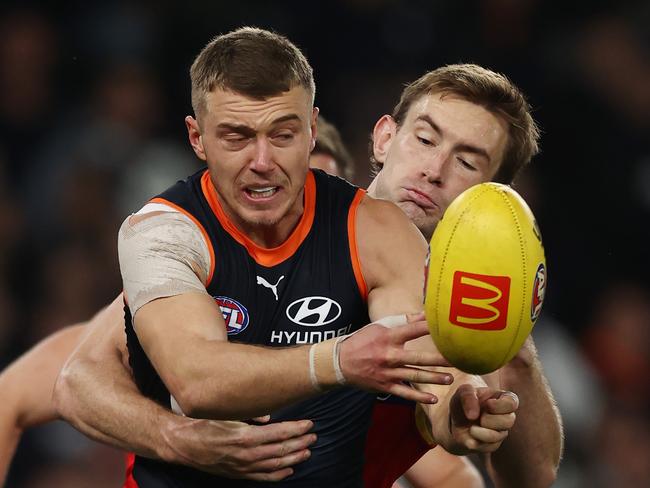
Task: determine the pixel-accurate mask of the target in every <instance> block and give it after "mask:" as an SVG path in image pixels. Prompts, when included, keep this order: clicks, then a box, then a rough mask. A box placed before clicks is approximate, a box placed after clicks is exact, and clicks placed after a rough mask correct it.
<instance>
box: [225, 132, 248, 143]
mask: <svg viewBox="0 0 650 488" xmlns="http://www.w3.org/2000/svg"><path fill="white" fill-rule="evenodd" d="M224 139H225V141H226V142H241V141H243V140H245V139H246V138H245V137H244V136H243V135H241V134H229V135H227V136H224Z"/></svg>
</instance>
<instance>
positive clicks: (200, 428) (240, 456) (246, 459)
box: [48, 296, 315, 481]
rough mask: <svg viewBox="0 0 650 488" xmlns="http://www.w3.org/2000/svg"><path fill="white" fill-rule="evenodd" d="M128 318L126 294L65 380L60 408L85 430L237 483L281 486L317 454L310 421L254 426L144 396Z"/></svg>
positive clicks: (100, 319)
mask: <svg viewBox="0 0 650 488" xmlns="http://www.w3.org/2000/svg"><path fill="white" fill-rule="evenodd" d="M123 315H124V314H123V309H122V297H121V296H119V297H118V298H117V299H116V300H115V301H114V302H113V303H112V304H111V305H110V306H109V307H108V308H107V309H106V310H105V311H104V312H102V313H101V314H99V315H98V316H97V317H96V318H95V319H93V321H92V322H91V323H90V324H89V325H88V328H89V331H88V335H87V336H86V337H85V339H84V340H83V342H82V343H81V344H80V345H79V346H78V347H77V349H76V350H75V352H74V353H73V354H72V356H71V357H70V359H69V360H68V362H67V363H66V365H65V367H64V368H63V370H62V372H61V374H60V376H59V378H58V380H57V383H56V388H55V395H54V402H55V404H56V407H57V408H58V409H59V411H60V412H61V414H62V415H63V416H64V417H65V418H66V419H67V420H68V421H69V422H70V423H72V424H73V425H74V426H75V427H76V428H77V429H79V430H80V431H82V432H83V433H84V434H86V435H88V436H89V437H92V438H93V439H95V440H98V441H101V442H104V443H107V444H110V445H112V446H114V447H118V448H121V449H124V450H129V451H133V452H135V453H136V454H139V455H141V456H146V457H153V458H158V459H162V460H165V461H168V462H174V463H181V464H186V465H188V466H191V467H194V468H197V469H201V470H203V471H207V472H210V473H213V474H219V475H222V476H226V477H230V478H247V479H253V480H259V481H277V480H280V479H283V478H285V477H287V476H289V475H290V474H291V473H292V472H293V470H292V468H290V467H289V466H291V465H293V464H295V463H297V462H300V461H303V460H304V459H306V458H307V457H308V456H309V451H308V450H307V446H309V445H310V444H311V443H313V442H314V440H315V436H314V435H313V434H308V433H307V432H308V431H309V430H310V429H311V427H312V423H311V422H310V421H299V422H281V423H277V424H273V425H265V426H251V425H248V424H245V423H242V422H229V421H210V420H201V419H192V418H187V417H182V416H179V415H175V414H173V413H171V412H170V411H168V410H167V409H165V408H163V407H162V406H160V405H158V404H157V403H156V402H154V401H153V400H150V399H148V398H146V397H144V396H142V394H141V393H140V392H139V391H138V389H137V387H136V385H135V384H134V383H133V380H132V379H131V376H130V372H129V370H128V367H127V366H126V354H127V353H126V344H125V335H124V320H123ZM53 380H54V378H52V381H53ZM50 390H51V388H50V389H48V393H49V391H50Z"/></svg>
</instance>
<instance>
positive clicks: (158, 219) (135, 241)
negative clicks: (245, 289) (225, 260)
mask: <svg viewBox="0 0 650 488" xmlns="http://www.w3.org/2000/svg"><path fill="white" fill-rule="evenodd" d="M118 253H119V260H120V271H121V273H122V282H123V285H124V293H125V295H126V297H127V302H128V305H129V308H130V310H131V315H132V316H133V317H135V314H136V312H137V311H138V310H139V309H140V308H141V307H142V306H143V305H146V304H147V303H149V302H151V301H153V300H156V299H157V298H165V297H171V296H176V295H180V294H182V293H187V292H190V291H193V292H201V293H207V291H206V289H205V287H206V284H207V283H206V282H207V277H208V274H209V270H210V265H211V262H210V252H209V250H208V244H207V242H206V241H205V238H204V237H203V233H202V232H201V230H200V229H199V227H198V226H197V225H196V224H195V223H194V222H193V221H192V219H190V218H189V217H187V216H186V215H184V214H183V213H181V212H179V211H177V210H175V209H173V208H171V207H168V206H166V205H163V204H157V203H153V204H152V203H150V204H147V205H145V206H144V207H143V208H142V209H141V210H140V211H139V212H137V213H136V214H134V215H131V216H129V217H127V218H126V220H125V221H124V222H123V223H122V226H121V227H120V231H119V235H118Z"/></svg>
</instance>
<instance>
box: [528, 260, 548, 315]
mask: <svg viewBox="0 0 650 488" xmlns="http://www.w3.org/2000/svg"><path fill="white" fill-rule="evenodd" d="M545 295H546V268H545V267H544V263H540V264H539V266H538V267H537V272H536V273H535V282H534V283H533V299H532V300H531V303H530V320H532V321H533V322H535V321H536V320H537V318H538V317H539V314H540V313H542V305H543V304H544V296H545Z"/></svg>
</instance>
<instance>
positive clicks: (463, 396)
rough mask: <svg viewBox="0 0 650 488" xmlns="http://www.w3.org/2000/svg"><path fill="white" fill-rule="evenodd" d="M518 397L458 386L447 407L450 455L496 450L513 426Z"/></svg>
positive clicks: (501, 392) (499, 391)
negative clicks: (450, 437)
mask: <svg viewBox="0 0 650 488" xmlns="http://www.w3.org/2000/svg"><path fill="white" fill-rule="evenodd" d="M518 407H519V398H518V397H517V395H516V394H514V393H512V392H509V391H502V390H497V389H495V388H489V387H478V388H477V387H475V386H473V385H469V384H466V385H461V386H460V387H459V388H458V390H457V391H456V393H455V394H454V395H453V396H452V398H451V400H450V404H449V415H450V417H449V430H450V433H451V436H452V439H453V442H454V445H453V446H449V448H447V450H448V451H450V452H452V453H453V454H469V453H472V452H482V453H487V452H493V451H496V450H497V449H498V448H499V446H501V443H502V442H503V440H504V439H505V438H506V437H507V436H508V431H509V430H510V429H511V428H512V426H513V425H514V423H515V418H516V413H515V412H516V411H517V408H518Z"/></svg>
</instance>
